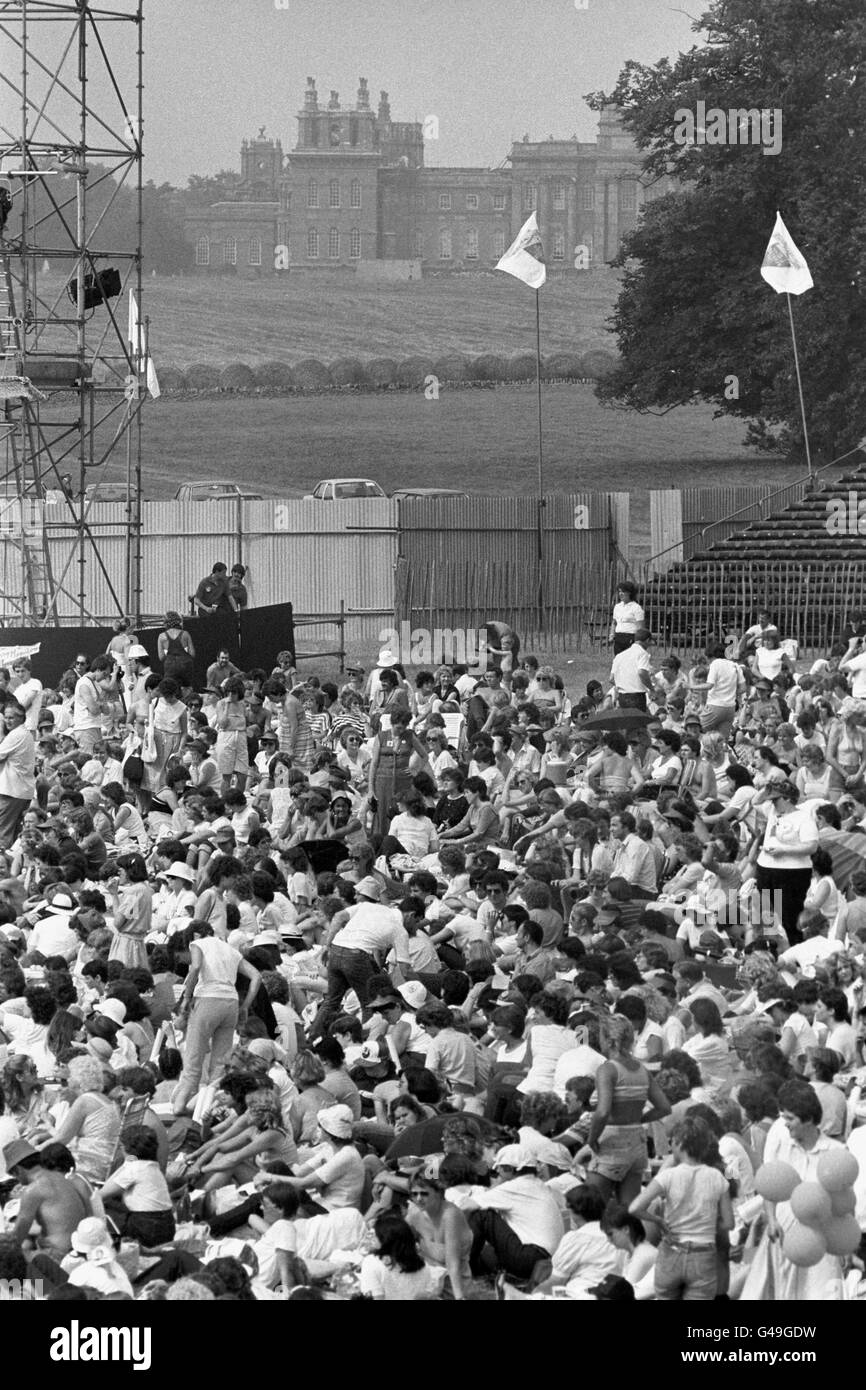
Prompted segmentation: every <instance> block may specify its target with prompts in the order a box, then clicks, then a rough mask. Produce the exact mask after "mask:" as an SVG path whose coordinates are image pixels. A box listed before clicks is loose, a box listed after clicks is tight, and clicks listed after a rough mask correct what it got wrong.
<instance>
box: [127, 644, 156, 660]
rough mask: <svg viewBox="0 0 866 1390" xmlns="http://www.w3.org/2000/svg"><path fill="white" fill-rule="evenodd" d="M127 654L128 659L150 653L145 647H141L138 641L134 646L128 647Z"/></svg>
mask: <svg viewBox="0 0 866 1390" xmlns="http://www.w3.org/2000/svg"><path fill="white" fill-rule="evenodd" d="M127 655H128V656H129V658H130V660H135V659H136V658H137V657H140V656H149V655H150V653H149V652H148V650H147V647H143V646H142V645H141V643H140V642H138V643H136V645H135V646H134V647H130V649H129V651H128V653H127Z"/></svg>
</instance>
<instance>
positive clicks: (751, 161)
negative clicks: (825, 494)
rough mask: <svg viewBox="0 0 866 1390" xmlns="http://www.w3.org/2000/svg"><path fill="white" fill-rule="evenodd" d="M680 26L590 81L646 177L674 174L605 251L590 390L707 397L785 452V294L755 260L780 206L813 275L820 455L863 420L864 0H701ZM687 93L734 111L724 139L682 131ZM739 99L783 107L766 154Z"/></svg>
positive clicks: (803, 304)
mask: <svg viewBox="0 0 866 1390" xmlns="http://www.w3.org/2000/svg"><path fill="white" fill-rule="evenodd" d="M692 27H693V29H694V31H695V32H696V33H701V32H705V33H706V35H707V40H706V42H705V43H703V44H702V45H701V46H694V47H693V48H692V49H691V50H690V51H689V52H688V53H684V54H680V55H679V57H678V58H677V60H676V61H675V62H670V61H669V60H667V59H665V60H663V61H662V62H659V63H657V64H656V65H655V66H653V67H647V66H643V65H640V64H637V63H633V62H629V63H627V64H626V66H625V68H624V69H623V71H622V72H621V74H620V77H619V80H618V82H617V85H616V87H615V89H614V91H613V92H612V93H610V94H609V95H605V94H603V93H594V94H592V95H591V96H590V97H588V98H587V100H588V101H589V102H590V105H592V106H594V107H595V108H596V109H597V108H599V107H600V106H601V105H602V103H604V102H614V103H616V105H618V106H620V107H621V108H622V109H623V112H624V116H623V119H624V123H625V125H626V127H627V129H628V130H629V131H630V132H631V133H632V135H633V137H634V139H635V140H636V142H637V144H638V146H639V148H640V149H641V150H642V151H643V152H644V157H645V165H644V178H643V181H644V183H645V185H646V186H647V188H648V189H649V190H652V189H653V187H655V188H656V190H657V191H658V190H660V189H663V188H665V187H667V186H668V184H667V176H673V177H674V178H675V179H676V184H675V185H674V186H673V191H669V192H663V193H662V196H660V197H658V198H657V199H654V200H652V201H650V202H649V203H648V204H647V205H646V208H645V211H644V216H643V218H642V220H641V222H640V224H639V225H638V227H637V229H636V230H635V231H634V232H632V233H630V234H629V235H628V236H626V237H625V239H624V242H623V247H622V251H621V254H620V256H619V257H618V258H617V260H616V261H615V262H614V264H616V265H619V266H620V267H623V268H624V271H625V273H624V278H623V285H622V290H621V293H620V295H619V298H618V300H617V304H616V308H615V312H614V316H613V319H612V325H613V327H614V329H615V332H616V334H617V337H618V340H619V347H620V352H621V361H620V364H619V367H618V369H617V371H616V372H615V373H614V374H613V376H612V377H611V378H609V379H608V380H606V381H604V382H602V383H600V384H599V386H598V388H597V392H598V395H599V396H600V397H601V398H602V399H603V400H606V401H608V402H610V403H618V404H621V405H626V406H630V407H632V408H634V409H637V410H644V411H647V410H651V409H662V410H666V409H669V408H672V407H674V406H676V405H682V404H684V403H687V402H689V401H693V400H698V399H702V400H705V401H711V402H713V403H714V404H715V405H716V406H717V407H718V409H717V412H716V413H717V414H735V415H739V416H742V417H743V418H744V419H746V420H748V421H749V425H748V430H747V436H746V438H747V441H748V442H749V443H752V444H757V445H758V446H760V447H763V448H767V449H773V448H784V449H786V450H789V451H792V452H794V453H799V452H800V450H801V448H802V443H803V439H802V430H801V426H800V415H799V404H798V397H797V387H796V377H795V372H794V363H793V354H792V348H791V338H790V331H789V325H788V311H787V304H786V300H785V296H783V295H777V294H775V293H774V292H773V290H772V289H771V288H770V287H769V286H768V285H766V284H765V283H764V281H763V280H762V279H761V278H760V274H759V269H760V265H761V261H762V259H763V255H764V252H765V250H766V246H767V243H768V241H769V238H770V233H771V231H772V228H773V224H774V221H775V217H776V210H777V209H778V210H779V211H780V212H781V214H782V217H783V219H784V221H785V223H786V225H787V227H788V230H789V231H790V233H791V235H792V237H793V238H794V241H795V242H796V243H797V245H798V247H799V248H800V250H801V251H802V253H803V254H804V256H805V257H806V260H807V261H808V263H809V267H810V269H811V272H812V275H813V278H814V281H815V288H814V289H812V290H810V291H808V292H807V293H806V294H804V295H801V296H800V297H799V299H798V300H796V302H795V303H794V317H795V321H796V326H797V345H798V349H799V353H800V365H801V372H802V376H803V387H804V395H805V400H806V411H807V420H808V424H809V436H810V441H811V443H812V448H813V454H814V455H815V457H816V458H817V459H818V460H819V461H820V460H821V459H823V460H829V459H831V458H833V457H835V456H838V455H840V454H842V453H845V452H847V451H848V450H851V449H853V448H854V447H855V446H856V444H857V442H858V441H859V440H860V438H861V437H862V436H863V434H864V430H866V275H864V271H866V160H864V156H863V138H864V133H866V10H864V6H863V0H713V3H712V5H711V8H710V10H709V11H708V12H707V13H706V14H704V15H703V16H702V17H701V18H700V19H698V20H696V21H695V23H694V24H693V26H692ZM699 101H702V102H704V103H705V110H706V112H707V113H708V112H710V111H711V110H714V109H719V110H721V111H723V112H725V113H728V112H734V113H735V114H736V113H737V112H739V113H740V114H741V119H740V120H739V122H734V121H732V120H729V121H728V143H726V144H709V143H706V144H701V143H694V144H688V143H680V140H682V138H683V135H682V132H683V121H682V113H683V112H684V111H686V112H691V113H696V112H698V106H697V103H698V102H699ZM754 108H757V109H759V110H760V111H766V112H772V111H778V112H780V113H781V148H780V149H779V150H778V152H777V153H775V154H773V153H771V152H770V148H769V147H770V141H769V139H767V140H765V141H764V143H763V144H758V143H755V144H745V143H743V141H744V139H745V138H746V137H747V136H748V134H749V133H750V131H751V129H752V126H751V122H749V121H746V122H745V124H744V122H743V120H742V115H743V114H744V113H745V112H746V111H749V110H752V109H754ZM699 114H700V113H699ZM697 124H698V126H700V120H698V123H697ZM710 128H711V121H710V118H709V117H707V119H706V121H705V130H706V136H707V138H710ZM737 129H738V130H740V131H741V132H742V133H741V134H739V135H737V136H734V135H733V134H732V132H733V131H734V130H737ZM767 129H768V131H769V127H768V128H767ZM678 131H679V140H678V138H677V132H678ZM752 138H754V135H753V136H752ZM765 146H766V147H767V152H765ZM649 196H650V197H651V198H652V193H651V192H650V194H649ZM732 378H733V379H735V381H732Z"/></svg>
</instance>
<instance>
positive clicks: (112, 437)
mask: <svg viewBox="0 0 866 1390" xmlns="http://www.w3.org/2000/svg"><path fill="white" fill-rule="evenodd" d="M142 4H143V0H107V3H106V4H105V5H104V6H100V5H91V4H90V3H89V0H0V625H4V626H14V627H19V626H46V625H49V624H51V625H57V624H59V623H60V622H61V621H64V620H65V621H67V622H69V621H73V622H76V623H79V624H85V623H92V622H94V621H97V620H99V619H101V620H103V621H104V620H105V619H106V618H109V617H111V616H120V615H123V614H128V615H129V616H130V617H131V618H132V619H133V620H134V622H137V621H138V619H139V618H140V608H141V411H142V406H143V403H144V400H145V399H146V394H147V386H146V376H147V373H146V369H145V368H146V349H145V347H144V345H143V341H142V339H143V333H144V324H145V320H144V319H143V317H142V318H141V320H140V321H139V320H138V318H137V317H136V325H137V324H138V323H139V322H140V324H141V327H140V328H137V330H136V329H134V328H133V326H132V323H131V316H130V314H129V312H128V296H129V293H130V292H133V293H134V294H135V296H136V300H137V306H138V314H140V315H142V316H143V305H142V285H141V278H142V276H141V223H142V95H143V23H142V21H143V15H142ZM125 87H126V88H128V89H130V91H131V98H129V99H128V97H127V95H125V92H124V88H125ZM121 209H122V211H123V217H122V219H121V218H120V213H121ZM112 228H113V231H112ZM121 233H122V234H121ZM112 239H114V241H115V246H112V245H110V244H107V243H110V242H111V241H112ZM118 241H120V242H121V243H122V242H124V241H125V243H126V244H125V245H124V244H121V245H120V246H119V247H118V246H117V242H118ZM131 335H132V336H133V337H134V338H135V339H136V341H135V342H131V341H130V337H131ZM118 455H120V457H121V458H124V457H125V462H126V519H125V526H124V528H123V530H124V541H125V571H124V574H123V576H122V579H119V578H118V575H117V569H118V566H117V564H116V557H115V564H114V573H112V572H111V571H110V569H109V567H108V565H107V564H106V562H105V558H104V556H103V550H104V549H107V546H108V544H109V541H108V533H109V532H112V531H113V532H114V533H115V537H116V533H117V525H118V524H117V522H114V523H110V522H97V521H96V520H95V514H94V513H92V505H93V502H94V501H98V500H99V487H100V482H101V480H102V478H103V477H104V474H105V468H106V465H107V464H108V463H109V461H110V460H112V459H117V457H118ZM101 537H103V538H104V539H103V541H102V543H101ZM111 543H112V544H113V546H114V547H116V546H117V540H116V539H115V540H114V541H113V542H111ZM95 594H98V595H99V598H98V599H96V600H94V597H93V595H95ZM100 610H101V611H100Z"/></svg>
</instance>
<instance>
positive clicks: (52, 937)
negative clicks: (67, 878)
mask: <svg viewBox="0 0 866 1390" xmlns="http://www.w3.org/2000/svg"><path fill="white" fill-rule="evenodd" d="M75 908H76V902H75V899H74V898H73V896H72V894H71V893H68V892H66V891H65V890H64V889H63V888H60V889H59V890H58V891H57V892H55V893H54V895H53V897H52V898H50V899H49V901H48V902H46V904H45V908H44V915H43V916H42V917H41V918H40V919H39V921H37V922H36V924H35V926H34V928H33V931H32V932H31V933H30V940H29V941H28V943H27V950H28V951H38V952H39V953H40V954H41V955H43V956H46V957H47V956H64V957H65V959H66V960H68V961H72V960H74V959H75V957H76V955H77V954H78V951H79V949H80V946H81V941H80V939H79V937H78V933H77V932H76V931H75V930H74V929H73V928H72V927H70V925H69V922H70V918H71V917H72V914H73V913H74V912H75Z"/></svg>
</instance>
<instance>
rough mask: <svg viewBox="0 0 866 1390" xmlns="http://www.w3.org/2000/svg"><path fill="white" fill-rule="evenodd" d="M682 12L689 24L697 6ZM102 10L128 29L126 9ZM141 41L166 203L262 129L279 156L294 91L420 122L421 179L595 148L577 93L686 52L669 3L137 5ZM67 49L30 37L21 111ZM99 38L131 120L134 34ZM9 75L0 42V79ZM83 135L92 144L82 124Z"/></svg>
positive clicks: (156, 166) (8, 126) (8, 53)
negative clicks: (459, 168) (384, 101)
mask: <svg viewBox="0 0 866 1390" xmlns="http://www.w3.org/2000/svg"><path fill="white" fill-rule="evenodd" d="M66 3H67V5H68V11H69V13H70V14H72V15H74V14H75V7H74V5H73V4H72V3H71V0H66ZM681 3H682V5H683V6H685V8H687V9H689V10H691V11H692V12H693V13H695V14H699V13H700V12H701V10H702V8H703V3H704V0H693V3H691V4H690V3H689V0H681ZM107 5H108V7H109V8H112V9H118V10H122V11H123V12H125V13H129V12H134V11H135V7H136V0H107ZM143 28H144V141H143V146H144V156H145V159H144V176H145V178H146V179H153V180H154V181H155V182H156V183H163V182H170V183H173V184H175V185H176V186H179V187H184V186H185V185H186V181H187V178H188V177H189V175H190V174H193V173H196V174H211V173H215V172H216V171H217V170H218V169H221V168H233V169H237V168H239V164H240V145H241V141H242V140H243V139H244V137H249V136H254V135H255V134H256V133H257V132H258V130H259V129H260V128H261V127H262V126H264V127H265V130H266V133H267V134H268V135H270V136H272V137H274V138H279V139H280V140H281V141H282V144H283V149H284V151H285V152H286V153H288V152H289V151H290V150H291V148H292V147H293V145H294V144H295V142H296V139H297V121H296V116H297V113H298V110H299V108H300V107H301V106H302V104H303V94H304V90H305V87H306V79H307V77H308V76H310V77H315V78H316V82H317V86H318V91H319V99H320V104H321V105H326V104H327V101H328V96H329V93H330V91H331V90H332V89H335V90H336V91H338V92H339V93H340V96H341V98H342V101H343V104H344V105H349V106H354V104H355V99H356V93H357V88H358V79H359V77H362V76H363V77H366V78H367V79H368V82H369V90H370V96H371V101H372V103H373V105H374V106H375V105H376V104H377V103H378V99H379V92H380V90H381V89H383V88H384V89H385V90H387V91H388V93H389V96H390V101H391V114H392V118H393V119H394V120H395V121H401V120H402V121H411V120H421V121H426V120H427V118H428V117H435V118H436V120H437V122H438V138H437V139H428V140H427V141H426V148H425V160H426V163H427V164H429V165H436V164H438V165H469V166H476V167H477V166H481V167H496V166H497V165H500V164H501V163H502V161H503V160H504V159H505V157H506V155H507V154H508V153H509V150H510V148H511V145H512V142H513V141H515V140H519V139H521V138H522V136H523V135H524V134H528V135H529V137H530V138H531V139H534V140H544V139H546V137H547V136H548V135H554V136H556V137H557V138H559V139H567V138H568V137H570V136H571V135H574V134H576V135H577V136H578V138H579V139H581V140H592V139H594V138H595V131H596V124H597V118H596V116H595V114H594V113H593V112H592V111H590V110H589V108H588V107H587V106H586V104H585V102H584V100H583V97H584V95H585V94H586V93H587V92H591V91H596V90H599V89H604V90H610V89H611V88H612V87H613V85H614V83H615V82H616V79H617V77H618V75H619V72H620V71H621V69H622V67H623V65H624V64H625V62H626V60H627V59H630V58H631V59H634V60H636V61H638V62H643V63H655V62H657V61H658V59H659V58H662V57H665V56H674V57H675V56H676V54H677V53H678V52H680V51H683V50H687V49H688V48H690V47H691V46H692V45H693V44H695V43H699V42H700V41H701V39H700V37H699V36H698V35H695V34H694V33H693V32H692V28H691V21H690V19H689V17H688V16H687V14H685V13H684V11H683V9H682V8H679V7H678V6H677V0H673V3H671V0H144V26H143ZM69 37H70V25H69V24H68V23H62V24H61V23H55V22H52V23H51V24H50V25H48V24H42V25H40V26H38V29H37V26H31V41H32V43H33V62H32V64H31V72H30V76H29V78H28V83H29V85H28V90H29V91H30V93H31V96H32V99H33V109H34V110H35V109H36V108H37V107H38V105H39V103H40V102H41V98H42V94H43V93H44V91H45V86H46V83H47V82H48V81H49V80H50V75H51V74H52V73H53V72H54V71H55V69H56V68H57V67H58V66H59V55H60V54H61V52H62V51H63V45H64V44H65V43H66V42H67V40H68V39H69ZM100 38H101V40H102V42H103V43H104V44H105V47H106V49H107V51H108V53H109V54H110V57H111V60H112V63H113V64H114V66H115V71H116V76H117V82H118V87H119V89H120V91H121V92H122V93H123V94H124V96H125V97H126V99H127V101H128V103H129V106H130V109H133V108H134V100H135V92H134V82H135V71H136V65H135V26H134V25H132V24H119V23H115V24H113V25H110V24H107V23H104V24H103V25H102V27H101V34H100ZM74 58H75V51H74V49H73V50H72V51H71V53H69V54H68V57H67V62H66V65H65V67H64V68H63V69H62V71H63V72H64V74H68V75H69V80H70V85H71V86H73V87H74V86H75V78H74V67H72V72H70V67H71V66H72V64H73V62H74ZM38 60H41V61H42V62H43V63H44V65H45V74H47V75H45V74H41V73H40V72H39V69H38ZM100 66H101V65H100V61H99V55H98V51H97V47H96V43H95V40H93V39H91V40H90V43H89V52H88V69H89V75H90V77H91V85H90V87H89V89H88V90H89V92H90V94H91V97H92V99H93V101H94V105H95V106H98V108H99V110H100V111H104V112H105V113H106V114H108V113H110V114H108V119H109V121H110V122H112V123H113V121H114V117H115V115H116V112H117V109H118V108H117V102H116V99H115V97H114V96H113V94H112V93H111V92H110V90H109V89H108V88H107V87H106V86H105V83H104V82H103V81H101V79H100ZM19 70H20V58H19V56H18V54H17V52H16V51H15V48H14V45H13V43H12V41H11V40H10V39H9V38H8V37H7V36H6V35H4V34H3V33H2V30H0V71H8V72H9V73H10V74H12V75H13V76H17V74H18V71H19ZM106 92H108V96H107V99H106ZM97 98H99V100H97ZM63 100H64V99H63V98H62V95H61V93H60V89H59V88H58V87H55V88H54V90H53V93H52V97H51V102H50V105H49V108H48V110H49V113H50V114H52V115H53V117H54V119H55V120H57V121H58V123H59V126H60V127H63V128H66V127H67V126H68V129H70V130H71V131H72V132H73V134H72V136H71V139H72V140H74V139H75V138H76V137H75V133H74V132H75V130H76V128H77V115H76V114H75V112H73V111H72V110H71V109H70V110H69V111H68V113H65V112H63ZM15 105H16V103H15V98H14V97H13V96H12V94H11V90H10V88H9V87H8V85H7V84H3V85H2V86H0V129H5V130H6V131H8V132H12V131H15V132H16V133H17V132H18V131H20V116H19V114H18V113H17V112H16V110H15ZM61 113H62V114H61ZM119 124H120V126H121V127H122V125H123V119H122V117H121V119H120V121H119ZM46 128H47V127H46V122H45V121H44V120H43V122H42V131H43V132H44V131H45V130H46ZM90 133H91V136H92V137H93V138H94V139H95V138H96V137H97V136H98V135H99V127H98V123H97V122H96V121H92V122H91V132H90ZM46 138H51V137H50V135H48V136H47V137H46Z"/></svg>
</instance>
